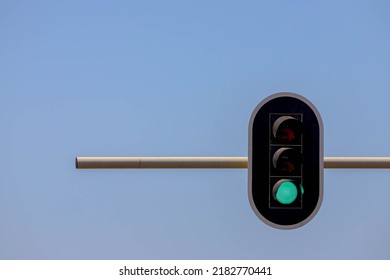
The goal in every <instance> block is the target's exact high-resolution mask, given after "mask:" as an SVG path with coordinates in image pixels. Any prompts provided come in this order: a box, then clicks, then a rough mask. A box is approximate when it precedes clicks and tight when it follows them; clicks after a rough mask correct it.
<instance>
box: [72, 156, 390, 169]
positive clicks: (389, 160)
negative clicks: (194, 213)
mask: <svg viewBox="0 0 390 280" xmlns="http://www.w3.org/2000/svg"><path fill="white" fill-rule="evenodd" d="M76 168H78V169H91V168H248V158H247V157H76ZM324 168H390V157H325V158H324Z"/></svg>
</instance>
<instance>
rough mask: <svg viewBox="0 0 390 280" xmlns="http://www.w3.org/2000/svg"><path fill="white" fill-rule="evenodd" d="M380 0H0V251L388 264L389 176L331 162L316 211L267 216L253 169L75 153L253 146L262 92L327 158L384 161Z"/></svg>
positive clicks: (388, 88)
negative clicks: (313, 110) (304, 107)
mask: <svg viewBox="0 0 390 280" xmlns="http://www.w3.org/2000/svg"><path fill="white" fill-rule="evenodd" d="M389 29H390V4H389V2H388V1H315V3H313V1H169V0H167V1H4V0H3V1H1V2H0V135H1V137H0V144H1V145H0V155H1V160H0V259H390V238H389V236H390V217H389V214H390V170H379V169H376V170H352V169H349V170H340V169H327V170H325V174H324V181H325V185H324V200H323V204H322V207H321V209H320V211H319V212H318V214H317V215H316V216H315V217H314V219H313V220H312V221H310V222H309V223H308V224H306V225H305V226H303V227H301V228H299V229H295V230H288V231H286V230H278V229H274V228H271V227H269V226H267V225H265V224H264V223H263V222H261V221H260V220H259V219H258V218H257V216H256V215H255V214H254V212H253V211H252V209H251V207H250V204H249V201H248V196H247V188H248V182H247V170H246V169H232V170H212V169H208V170H206V169H203V170H202V169H200V170H175V169H172V170H160V169H157V170H137V169H134V170H130V169H124V170H77V169H75V157H76V156H247V155H248V124H249V118H250V115H251V114H252V111H253V109H254V108H255V107H256V105H257V104H258V103H259V102H260V101H261V100H263V99H264V98H265V97H267V96H268V95H270V94H273V93H275V92H280V91H289V92H295V93H298V94H301V95H303V96H305V97H306V98H307V99H309V100H310V101H311V102H312V103H313V104H314V105H315V106H316V107H317V109H318V110H319V112H320V113H321V116H322V119H323V123H324V135H325V137H324V138H325V140H324V143H325V146H324V151H325V156H390V142H389V139H390V129H389V103H390V51H389V50H390V32H389Z"/></svg>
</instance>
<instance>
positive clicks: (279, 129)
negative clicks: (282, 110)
mask: <svg viewBox="0 0 390 280" xmlns="http://www.w3.org/2000/svg"><path fill="white" fill-rule="evenodd" d="M302 131H303V126H302V122H301V121H299V120H298V119H296V118H293V117H291V116H282V117H279V118H278V119H277V120H276V121H275V122H274V124H273V126H272V134H273V136H274V138H275V140H276V141H277V142H279V143H290V144H295V143H300V142H301V135H302Z"/></svg>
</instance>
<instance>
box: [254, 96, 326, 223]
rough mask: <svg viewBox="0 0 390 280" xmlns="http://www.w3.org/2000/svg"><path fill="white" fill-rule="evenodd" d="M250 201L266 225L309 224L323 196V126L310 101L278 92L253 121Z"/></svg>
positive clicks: (261, 104)
mask: <svg viewBox="0 0 390 280" xmlns="http://www.w3.org/2000/svg"><path fill="white" fill-rule="evenodd" d="M248 170H249V176H248V181H249V182H248V186H249V190H248V191H249V200H250V203H251V206H252V208H253V210H254V212H255V213H256V215H257V216H258V217H259V218H260V219H261V220H262V221H264V222H265V223H266V224H268V225H270V226H273V227H276V228H280V229H294V228H297V227H300V226H302V225H304V224H306V223H307V222H309V221H310V220H311V219H312V218H313V217H314V216H315V214H316V213H317V212H318V210H319V208H320V206H321V202H322V197H323V125H322V120H321V116H320V114H319V112H318V111H317V109H316V108H315V107H314V105H313V104H312V103H310V101H308V100H307V99H305V98H304V97H302V96H300V95H297V94H294V93H286V92H282V93H276V94H274V95H271V96H269V97H268V98H266V99H264V100H263V101H262V102H261V103H260V104H259V105H258V106H257V107H256V108H255V110H254V111H253V113H252V116H251V119H250V123H249V155H248Z"/></svg>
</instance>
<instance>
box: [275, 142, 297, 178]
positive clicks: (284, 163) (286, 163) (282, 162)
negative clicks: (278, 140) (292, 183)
mask: <svg viewBox="0 0 390 280" xmlns="http://www.w3.org/2000/svg"><path fill="white" fill-rule="evenodd" d="M301 163H302V155H301V152H300V151H299V150H297V149H295V148H280V149H278V150H277V151H276V152H275V153H274V155H273V157H272V165H273V167H274V168H275V170H276V171H278V172H280V173H283V174H290V175H294V174H299V173H300V171H301Z"/></svg>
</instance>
